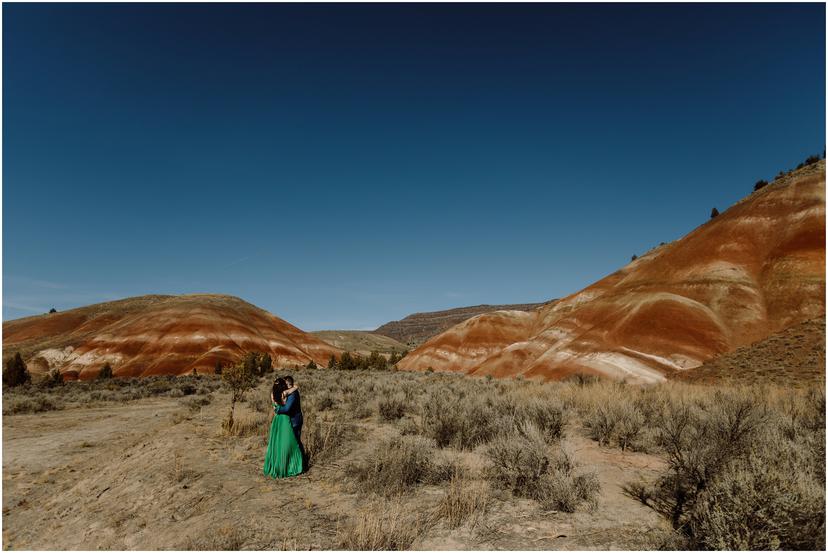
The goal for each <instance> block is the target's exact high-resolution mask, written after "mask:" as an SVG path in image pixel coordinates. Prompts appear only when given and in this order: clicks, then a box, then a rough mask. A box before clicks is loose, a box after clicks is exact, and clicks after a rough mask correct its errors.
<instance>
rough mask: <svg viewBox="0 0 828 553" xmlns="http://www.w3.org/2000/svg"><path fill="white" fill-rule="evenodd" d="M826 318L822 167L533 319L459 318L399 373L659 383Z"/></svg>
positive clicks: (773, 187) (511, 315) (766, 191)
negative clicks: (585, 376) (579, 375)
mask: <svg viewBox="0 0 828 553" xmlns="http://www.w3.org/2000/svg"><path fill="white" fill-rule="evenodd" d="M824 315H825V162H824V161H820V162H818V163H816V164H813V165H809V166H806V167H804V168H803V169H800V170H797V171H795V172H794V173H792V174H791V175H788V176H786V177H784V178H782V179H779V180H777V181H775V182H774V183H772V184H770V185H768V186H766V187H764V188H762V189H761V190H759V191H757V192H754V193H753V194H751V195H750V196H748V197H746V198H745V199H743V200H742V201H740V202H739V203H737V204H736V205H734V206H732V207H731V208H730V209H728V210H727V211H726V212H724V213H722V214H720V215H718V216H717V217H715V218H714V219H712V220H710V221H708V222H707V223H705V224H703V225H702V226H700V227H698V228H697V229H695V230H694V231H692V232H691V233H690V234H688V235H687V236H685V237H684V238H682V239H680V240H677V241H675V242H672V243H670V244H666V245H663V246H660V247H658V248H656V249H654V250H652V251H651V252H649V253H647V254H646V255H644V256H642V257H640V258H638V259H636V260H635V261H633V262H632V263H630V264H629V265H627V266H626V267H623V268H622V269H620V270H619V271H617V272H615V273H613V274H612V275H609V276H607V277H606V278H604V279H603V280H600V281H598V282H596V283H595V284H593V285H591V286H589V287H587V288H585V289H584V290H582V291H580V292H578V293H576V294H573V295H572V296H569V297H566V298H563V299H561V300H559V301H556V302H554V303H550V304H547V305H545V306H543V307H540V308H538V309H537V310H535V311H533V312H530V313H515V312H506V313H502V314H492V315H481V316H479V317H476V318H473V319H470V320H467V321H464V322H462V323H460V324H459V325H457V326H454V327H452V328H451V329H449V330H447V331H445V332H443V333H442V334H440V335H438V336H435V337H433V338H431V339H430V340H428V341H427V342H426V343H424V344H423V345H422V346H420V347H419V348H417V349H416V350H414V351H412V352H411V353H410V354H409V355H408V356H407V357H406V358H405V359H403V360H402V361H401V362H400V363H399V367H400V368H403V369H407V370H426V369H427V368H428V367H432V368H434V369H435V370H447V371H462V372H465V373H471V374H477V375H493V376H517V375H524V376H526V377H533V376H537V377H541V378H546V379H554V378H561V377H563V376H565V375H567V374H570V373H573V372H584V373H593V374H600V375H605V376H609V377H613V378H618V379H622V378H626V379H629V380H630V381H635V382H657V381H660V380H663V379H664V377H665V374H667V373H670V372H671V371H684V370H692V369H693V368H694V367H697V366H699V365H701V364H702V363H703V362H704V361H706V360H708V359H711V358H713V357H715V356H718V355H720V354H722V353H725V352H729V351H732V350H734V349H736V348H738V347H741V346H745V345H747V344H751V343H753V342H756V341H757V340H761V339H763V338H766V337H767V336H769V335H771V334H773V333H776V332H779V331H780V330H782V329H785V328H787V327H789V326H791V325H795V324H797V323H800V322H802V321H805V320H808V319H812V318H815V317H824Z"/></svg>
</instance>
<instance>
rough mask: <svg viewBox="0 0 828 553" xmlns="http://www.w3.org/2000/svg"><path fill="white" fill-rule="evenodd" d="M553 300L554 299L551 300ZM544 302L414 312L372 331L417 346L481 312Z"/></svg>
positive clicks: (531, 306) (533, 306)
mask: <svg viewBox="0 0 828 553" xmlns="http://www.w3.org/2000/svg"><path fill="white" fill-rule="evenodd" d="M553 301H554V300H553ZM542 305H546V304H544V303H517V304H510V305H473V306H470V307H457V308H455V309H447V310H445V311H430V312H426V313H414V314H413V315H409V316H408V317H406V318H404V319H402V320H401V321H391V322H390V323H385V324H384V325H382V326H381V327H379V328H378V329H376V330H375V331H374V333H375V334H382V335H384V336H389V337H391V338H394V339H395V340H397V341H399V342H402V343H403V344H406V345H409V346H418V345H420V344H422V343H423V342H425V341H426V340H428V339H429V338H431V337H433V336H436V335H438V334H440V333H441V332H443V331H445V330H448V329H449V328H451V327H452V326H454V325H456V324H458V323H461V322H463V321H465V320H467V319H470V318H472V317H474V316H477V315H482V314H483V313H491V312H492V311H503V310H510V311H532V310H533V309H537V308H538V307H540V306H542Z"/></svg>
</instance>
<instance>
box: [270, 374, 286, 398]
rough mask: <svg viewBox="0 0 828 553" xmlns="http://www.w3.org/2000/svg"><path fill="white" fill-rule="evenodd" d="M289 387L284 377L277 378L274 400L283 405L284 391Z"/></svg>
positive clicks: (274, 384)
mask: <svg viewBox="0 0 828 553" xmlns="http://www.w3.org/2000/svg"><path fill="white" fill-rule="evenodd" d="M287 389H288V385H287V384H286V383H285V379H284V378H277V379H276V380H275V381H274V382H273V390H272V392H273V401H275V402H276V403H278V404H279V405H282V392H284V391H285V390H287Z"/></svg>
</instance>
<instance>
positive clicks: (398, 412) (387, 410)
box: [377, 394, 408, 421]
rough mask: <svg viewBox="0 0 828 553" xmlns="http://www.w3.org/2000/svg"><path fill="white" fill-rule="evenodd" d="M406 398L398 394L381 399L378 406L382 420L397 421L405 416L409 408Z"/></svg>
mask: <svg viewBox="0 0 828 553" xmlns="http://www.w3.org/2000/svg"><path fill="white" fill-rule="evenodd" d="M407 407H408V406H407V404H406V401H405V396H404V395H402V394H396V395H393V396H390V397H386V398H384V399H381V400H380V401H379V403H378V404H377V409H378V410H379V415H380V418H381V419H382V420H385V421H395V420H398V419H401V418H402V417H403V416H405V411H406V408H407Z"/></svg>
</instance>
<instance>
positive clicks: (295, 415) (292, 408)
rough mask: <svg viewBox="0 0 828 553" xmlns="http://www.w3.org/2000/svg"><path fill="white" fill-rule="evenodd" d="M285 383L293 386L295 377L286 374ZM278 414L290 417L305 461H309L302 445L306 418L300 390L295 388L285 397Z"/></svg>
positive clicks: (290, 386) (277, 411)
mask: <svg viewBox="0 0 828 553" xmlns="http://www.w3.org/2000/svg"><path fill="white" fill-rule="evenodd" d="M285 384H287V386H288V388H293V377H292V376H286V377H285ZM276 414H277V415H287V416H289V417H290V426H291V427H292V428H293V435H294V436H296V442H297V443H298V444H299V449H300V450H301V451H302V459H303V462H307V456H306V455H305V446H303V445H302V423H303V422H304V419H303V418H302V398H300V397H299V390H295V391H294V392H292V393H291V394H290V395H288V397H286V398H285V404H284V405H280V406H279V408H278V409H277V410H276Z"/></svg>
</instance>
